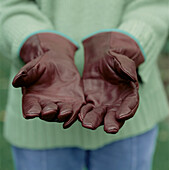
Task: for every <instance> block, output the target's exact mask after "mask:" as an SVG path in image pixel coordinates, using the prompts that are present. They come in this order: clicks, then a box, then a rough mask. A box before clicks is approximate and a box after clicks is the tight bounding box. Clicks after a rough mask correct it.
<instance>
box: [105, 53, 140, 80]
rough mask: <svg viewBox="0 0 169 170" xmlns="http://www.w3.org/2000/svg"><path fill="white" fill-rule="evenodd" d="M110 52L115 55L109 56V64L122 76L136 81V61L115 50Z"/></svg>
mask: <svg viewBox="0 0 169 170" xmlns="http://www.w3.org/2000/svg"><path fill="white" fill-rule="evenodd" d="M109 52H110V54H111V56H113V57H109V58H108V63H109V66H110V67H112V69H113V70H115V71H116V72H117V73H118V75H119V76H120V77H121V78H123V79H127V80H131V81H133V82H135V81H136V80H137V73H136V65H135V63H134V61H133V60H131V59H130V58H129V57H127V56H125V55H122V54H118V53H115V52H113V51H109ZM112 59H113V61H112Z"/></svg>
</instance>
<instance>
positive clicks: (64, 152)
mask: <svg viewBox="0 0 169 170" xmlns="http://www.w3.org/2000/svg"><path fill="white" fill-rule="evenodd" d="M157 134H158V128H157V127H155V128H153V129H152V130H150V131H148V132H146V133H144V134H142V135H138V136H135V137H131V138H127V139H124V140H120V141H117V142H113V143H111V144H108V145H106V146H104V147H102V148H100V149H96V150H83V149H79V148H55V149H47V150H31V149H23V148H18V147H15V146H13V147H12V151H13V158H14V162H15V166H16V170H82V169H83V168H84V167H87V169H88V170H151V165H152V159H153V154H154V150H155V144H156V138H157Z"/></svg>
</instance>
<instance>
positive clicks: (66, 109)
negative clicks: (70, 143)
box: [57, 103, 73, 122]
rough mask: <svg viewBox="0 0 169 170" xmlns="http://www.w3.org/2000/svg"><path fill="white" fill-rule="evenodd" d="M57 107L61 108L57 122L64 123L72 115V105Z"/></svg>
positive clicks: (59, 104) (62, 104)
mask: <svg viewBox="0 0 169 170" xmlns="http://www.w3.org/2000/svg"><path fill="white" fill-rule="evenodd" d="M57 105H58V106H59V114H58V116H57V121H58V122H64V121H66V120H67V119H68V118H69V117H70V116H71V115H72V112H73V109H72V105H71V104H68V103H58V104H57Z"/></svg>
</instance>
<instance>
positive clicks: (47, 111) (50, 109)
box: [40, 102, 58, 121]
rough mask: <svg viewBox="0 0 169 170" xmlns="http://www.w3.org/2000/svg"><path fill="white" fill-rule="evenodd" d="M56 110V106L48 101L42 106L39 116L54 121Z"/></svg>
mask: <svg viewBox="0 0 169 170" xmlns="http://www.w3.org/2000/svg"><path fill="white" fill-rule="evenodd" d="M57 112H58V106H57V105H56V104H55V103H53V102H50V103H48V104H46V106H44V108H43V110H42V113H41V115H40V118H41V119H42V120H46V121H54V120H55V118H56V115H57Z"/></svg>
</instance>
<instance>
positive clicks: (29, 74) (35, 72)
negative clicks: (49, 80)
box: [12, 58, 45, 87]
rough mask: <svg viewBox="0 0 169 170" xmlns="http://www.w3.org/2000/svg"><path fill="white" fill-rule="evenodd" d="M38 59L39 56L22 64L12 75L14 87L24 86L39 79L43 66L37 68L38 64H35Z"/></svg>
mask: <svg viewBox="0 0 169 170" xmlns="http://www.w3.org/2000/svg"><path fill="white" fill-rule="evenodd" d="M38 61H39V58H36V59H34V60H32V61H31V62H29V63H27V64H26V65H25V66H23V67H22V68H21V69H20V71H19V72H18V74H16V76H15V77H14V79H13V82H12V85H13V86H14V87H23V86H25V87H26V86H30V85H31V84H32V83H33V82H35V81H36V80H37V79H39V77H40V76H41V74H42V73H43V71H44V69H45V68H42V69H39V65H36V64H37V62H38Z"/></svg>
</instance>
